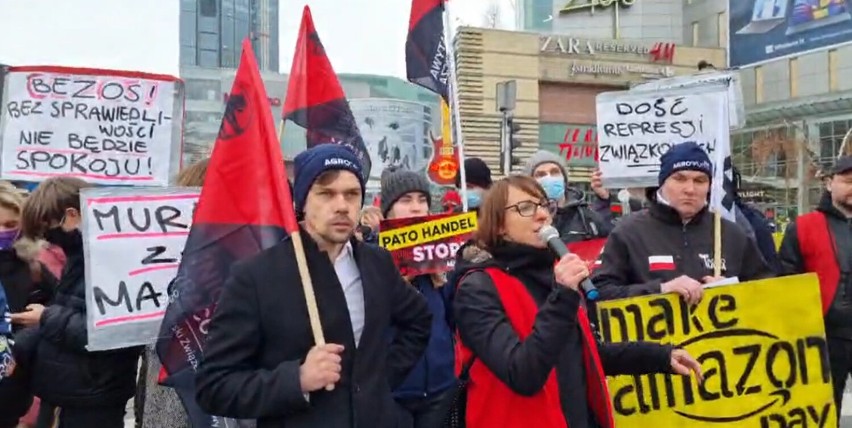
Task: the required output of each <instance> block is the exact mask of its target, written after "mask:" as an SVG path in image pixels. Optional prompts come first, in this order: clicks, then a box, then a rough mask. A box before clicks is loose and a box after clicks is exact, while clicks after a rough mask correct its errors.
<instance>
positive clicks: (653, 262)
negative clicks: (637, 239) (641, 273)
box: [648, 256, 675, 272]
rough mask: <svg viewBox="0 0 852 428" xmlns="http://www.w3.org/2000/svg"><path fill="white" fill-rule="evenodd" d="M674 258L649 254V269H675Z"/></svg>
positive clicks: (652, 270)
mask: <svg viewBox="0 0 852 428" xmlns="http://www.w3.org/2000/svg"><path fill="white" fill-rule="evenodd" d="M674 269H675V264H674V258H672V256H648V270H650V271H651V272H654V271H658V270H674Z"/></svg>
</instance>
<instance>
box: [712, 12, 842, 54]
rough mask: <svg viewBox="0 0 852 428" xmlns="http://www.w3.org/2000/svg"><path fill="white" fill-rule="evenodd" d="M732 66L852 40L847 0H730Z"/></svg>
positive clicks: (729, 38) (729, 48)
mask: <svg viewBox="0 0 852 428" xmlns="http://www.w3.org/2000/svg"><path fill="white" fill-rule="evenodd" d="M728 10H729V11H730V13H729V15H728V16H729V22H728V24H729V37H728V52H729V55H730V61H729V65H730V66H731V67H743V66H747V65H751V64H755V63H760V62H764V61H768V60H771V59H776V58H781V57H785V56H790V55H797V54H801V53H804V52H808V51H812V50H817V49H824V48H828V47H830V46H834V45H838V44H842V43H848V42H852V13H850V2H849V1H848V0H729V1H728Z"/></svg>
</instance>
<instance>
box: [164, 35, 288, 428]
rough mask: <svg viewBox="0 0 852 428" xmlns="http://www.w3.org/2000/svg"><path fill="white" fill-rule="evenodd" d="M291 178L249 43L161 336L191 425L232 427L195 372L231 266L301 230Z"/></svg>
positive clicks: (173, 381)
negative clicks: (214, 411) (213, 410)
mask: <svg viewBox="0 0 852 428" xmlns="http://www.w3.org/2000/svg"><path fill="white" fill-rule="evenodd" d="M286 177H287V174H286V172H285V169H284V160H283V157H282V155H281V147H280V146H279V143H278V137H277V134H276V130H275V124H274V123H273V119H272V112H271V111H270V109H269V105H268V101H267V97H266V90H265V89H264V86H263V81H262V80H261V78H260V72H259V71H258V67H257V62H256V60H255V58H254V53H253V51H252V47H251V44H250V42H249V41H248V40H245V41H244V42H243V53H242V58H241V59H240V66H239V68H238V69H237V75H236V78H235V79H234V86H233V88H232V89H231V94H230V96H229V97H228V104H227V107H226V109H225V114H224V117H223V118H222V125H221V127H220V128H219V136H218V138H217V139H216V145H215V146H214V148H213V154H212V155H211V157H210V164H209V167H208V169H207V176H206V178H205V180H204V186H203V188H202V190H201V197H200V198H199V200H198V207H197V208H196V212H195V218H194V221H193V224H192V228H191V229H190V232H189V237H188V238H187V242H186V246H185V247H184V251H183V257H182V260H181V263H180V267H179V269H178V274H177V277H175V279H174V281H173V282H172V284H171V285H170V286H169V295H170V297H171V299H170V303H169V306H168V308H167V310H166V314H165V317H164V318H163V324H162V326H161V327H160V336H159V337H160V339H159V340H158V341H157V354H158V356H159V358H160V361H161V362H162V364H163V369H164V372H165V374H167V378H166V379H165V381H164V383H165V384H166V385H168V386H171V387H174V388H175V389H176V392H177V393H178V395H179V396H180V398H181V400H182V401H183V404H184V407H185V408H186V410H187V414H188V415H189V417H190V420H191V421H192V426H193V427H196V428H207V427H213V426H228V423H226V422H224V421H223V420H222V418H219V417H216V416H210V415H206V414H204V412H203V411H202V410H201V409H200V408H199V407H198V405H197V404H196V402H195V385H194V384H195V375H194V372H195V370H196V368H197V366H198V364H199V362H200V361H202V360H203V358H204V342H205V340H206V339H205V337H206V334H207V327H206V325H207V323H208V322H209V320H210V317H211V316H212V314H213V312H214V310H215V305H216V302H217V299H218V296H219V294H221V291H222V287H223V286H224V282H225V279H226V278H227V277H228V274H229V271H230V268H231V265H232V264H233V263H235V262H237V261H239V260H242V259H245V258H248V257H251V256H253V255H255V254H257V253H259V252H260V251H263V250H264V249H267V248H270V247H272V246H274V245H276V244H277V243H279V242H280V241H281V240H282V239H284V238H285V237H286V236H287V234H288V233H294V232H296V231H298V223H296V216H295V213H294V211H293V202H292V197H291V195H290V188H289V186H288V185H287V182H286ZM231 425H233V424H231Z"/></svg>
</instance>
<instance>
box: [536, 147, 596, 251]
mask: <svg viewBox="0 0 852 428" xmlns="http://www.w3.org/2000/svg"><path fill="white" fill-rule="evenodd" d="M524 172H525V174H526V175H529V176H531V177H533V178H535V179H536V181H538V183H539V184H540V185H541V187H542V188H543V189H544V192H545V193H546V194H547V198H548V199H550V200H551V201H553V203H555V204H556V213H555V214H554V216H553V227H555V228H556V230H557V231H559V236H560V238H562V241H564V242H565V243H571V242H576V241H583V240H587V239H595V238H603V237H606V236H607V235H609V232H610V225H609V224H608V223H607V222H605V221H604V220H603V219H602V218H601V217H600V216H599V215H598V214H597V213H595V212H594V211H592V210H591V209H589V207H588V206H587V204H585V202H584V201H583V200H582V197H583V194H582V192H579V191H576V190H574V189H570V188H568V174H567V171H566V168H565V163H564V162H563V160H562V158H561V157H559V156H557V155H555V154H553V153H551V152H548V151H546V150H539V151H537V152H536V153H535V154H533V155H532V156H530V158H529V159H528V160H527V163H526V166H525V170H524ZM571 193H574V194H575V195H574V198H573V199H572V198H570V197H569V194H571Z"/></svg>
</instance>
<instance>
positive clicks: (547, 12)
mask: <svg viewBox="0 0 852 428" xmlns="http://www.w3.org/2000/svg"><path fill="white" fill-rule="evenodd" d="M524 7H525V8H526V9H525V11H524V12H525V13H524V21H526V22H524V28H525V29H526V30H533V31H542V32H547V31H551V30H552V29H553V2H552V1H549V0H527V1H526V2H525V4H524Z"/></svg>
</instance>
